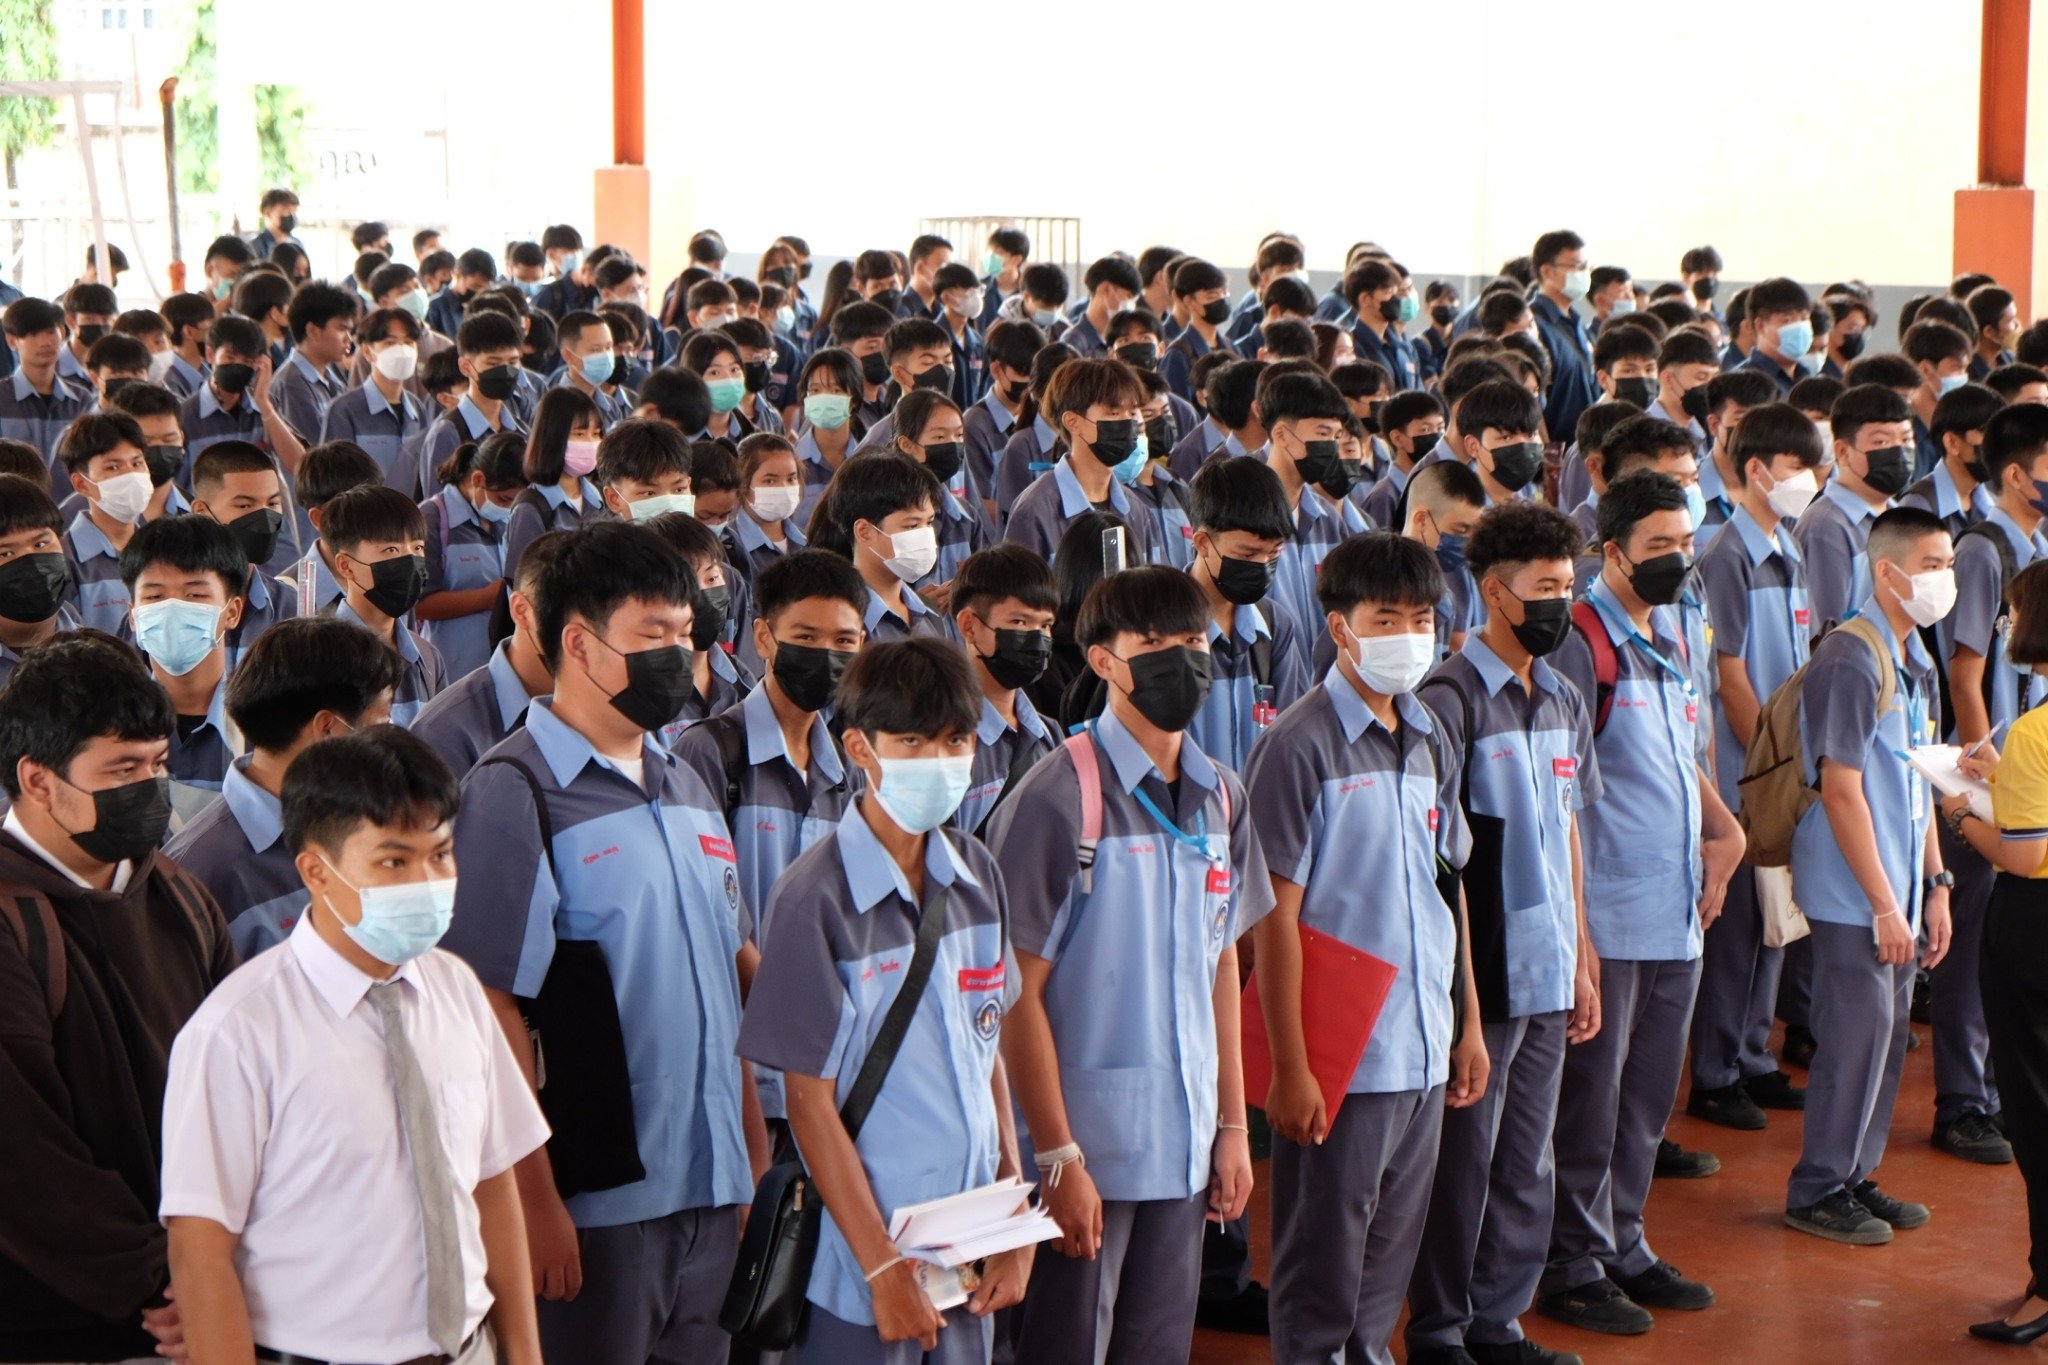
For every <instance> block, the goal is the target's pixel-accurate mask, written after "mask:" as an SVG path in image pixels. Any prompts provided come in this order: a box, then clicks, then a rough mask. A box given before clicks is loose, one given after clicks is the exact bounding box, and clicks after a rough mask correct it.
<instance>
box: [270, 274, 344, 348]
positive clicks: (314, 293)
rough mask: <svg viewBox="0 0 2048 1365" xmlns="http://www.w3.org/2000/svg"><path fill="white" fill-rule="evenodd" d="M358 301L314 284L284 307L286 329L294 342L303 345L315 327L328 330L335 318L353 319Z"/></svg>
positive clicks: (320, 283) (305, 286)
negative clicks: (309, 332) (307, 335)
mask: <svg viewBox="0 0 2048 1365" xmlns="http://www.w3.org/2000/svg"><path fill="white" fill-rule="evenodd" d="M355 315H356V301H355V300H354V299H353V298H350V297H349V296H348V295H347V294H344V293H343V292H342V291H341V290H339V289H336V288H335V287H334V286H333V285H331V284H328V283H326V282H325V281H324V280H313V281H311V282H309V283H306V284H302V285H300V286H299V287H298V288H297V289H296V290H294V291H293V293H292V296H291V302H290V303H288V304H287V305H285V310H284V317H285V327H286V330H288V331H289V332H290V333H291V336H292V340H293V341H304V340H305V339H306V333H307V332H308V331H309V330H311V329H312V328H315V327H325V326H326V325H327V324H328V323H330V322H333V321H334V320H335V319H336V318H354V317H355Z"/></svg>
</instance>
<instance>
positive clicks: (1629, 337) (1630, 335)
mask: <svg viewBox="0 0 2048 1365" xmlns="http://www.w3.org/2000/svg"><path fill="white" fill-rule="evenodd" d="M1657 349H1658V348H1657V338H1655V337H1653V336H1651V335H1650V334H1649V333H1648V332H1646V331H1644V330H1643V329H1642V328H1640V327H1623V326H1617V325H1613V324H1610V325H1608V326H1606V327H1602V328H1601V329H1600V335H1599V337H1598V338H1597V339H1596V340H1595V341H1594V342H1593V368H1594V369H1596V370H1611V369H1613V368H1614V367H1615V366H1616V365H1618V364H1620V363H1621V362H1622V361H1624V360H1649V361H1655V360H1656V359H1657Z"/></svg>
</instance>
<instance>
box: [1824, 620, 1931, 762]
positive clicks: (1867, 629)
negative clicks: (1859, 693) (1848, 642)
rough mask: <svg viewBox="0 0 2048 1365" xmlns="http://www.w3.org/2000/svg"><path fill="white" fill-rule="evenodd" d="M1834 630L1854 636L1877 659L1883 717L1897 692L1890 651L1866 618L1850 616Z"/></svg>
mask: <svg viewBox="0 0 2048 1365" xmlns="http://www.w3.org/2000/svg"><path fill="white" fill-rule="evenodd" d="M1835 629H1836V630H1839V631H1841V632H1842V633H1844V634H1846V635H1853V636H1855V637H1856V638H1857V639H1859V640H1861V641H1862V642H1863V643H1864V644H1865V645H1866V646H1868V647H1869V649H1870V652H1871V653H1872V654H1873V655H1875V656H1876V657H1877V714H1879V715H1880V716H1881V715H1883V714H1884V713H1885V712H1886V711H1888V710H1890V709H1891V705H1892V700H1893V698H1895V697H1896V696H1897V695H1898V691H1899V666H1898V664H1897V663H1896V662H1895V661H1894V660H1893V659H1892V652H1891V650H1890V649H1889V648H1888V647H1887V646H1886V645H1885V642H1884V641H1883V640H1881V639H1879V638H1878V634H1877V627H1876V626H1874V625H1872V624H1871V623H1870V620H1869V618H1868V617H1863V616H1852V617H1850V618H1849V619H1848V620H1846V621H1844V622H1842V624H1841V625H1839V626H1837V627H1835ZM1918 738H1919V736H1918V735H1912V736H1908V740H1907V742H1908V743H1911V742H1913V741H1915V740H1917V739H1918Z"/></svg>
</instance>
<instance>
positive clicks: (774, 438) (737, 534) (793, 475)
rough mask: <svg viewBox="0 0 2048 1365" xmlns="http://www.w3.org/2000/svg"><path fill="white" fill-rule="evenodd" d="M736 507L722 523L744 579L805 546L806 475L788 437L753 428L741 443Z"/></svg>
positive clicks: (751, 576) (749, 578) (749, 580)
mask: <svg viewBox="0 0 2048 1365" xmlns="http://www.w3.org/2000/svg"><path fill="white" fill-rule="evenodd" d="M740 491H741V497H740V501H739V506H738V507H737V508H736V509H735V510H734V515H733V518H732V520H731V521H729V522H728V523H727V524H726V527H727V532H728V534H729V536H730V539H731V544H732V551H733V554H732V559H733V566H734V568H735V569H736V570H737V571H738V572H739V574H740V576H741V577H742V578H744V579H746V580H747V581H748V582H750V583H751V582H752V581H753V580H754V579H755V578H757V577H758V576H759V575H760V574H761V573H762V572H763V571H764V570H766V569H767V567H768V566H769V565H770V564H773V563H775V562H776V561H777V560H779V559H781V558H783V556H785V555H787V554H789V553H790V552H792V551H795V550H801V549H803V548H804V546H805V544H807V542H806V541H805V539H804V533H803V527H802V526H801V525H799V524H798V521H797V515H798V513H799V512H801V511H802V510H803V498H804V476H803V473H802V471H801V470H800V469H799V467H798V462H797V454H796V445H795V444H794V443H793V442H792V441H791V440H790V438H789V437H787V436H782V435H773V434H770V433H768V432H765V431H757V432H755V433H754V434H753V435H752V436H749V437H748V438H747V439H746V440H744V441H742V442H740Z"/></svg>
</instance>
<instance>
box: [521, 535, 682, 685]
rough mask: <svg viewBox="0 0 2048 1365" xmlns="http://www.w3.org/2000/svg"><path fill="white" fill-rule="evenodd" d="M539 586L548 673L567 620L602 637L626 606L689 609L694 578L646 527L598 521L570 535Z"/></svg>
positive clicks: (542, 646)
mask: <svg viewBox="0 0 2048 1365" xmlns="http://www.w3.org/2000/svg"><path fill="white" fill-rule="evenodd" d="M538 586H539V589H540V591H539V593H538V594H537V597H538V600H537V601H536V602H535V603H534V605H535V607H536V609H537V614H538V616H539V625H540V641H539V644H540V652H541V657H542V658H543V659H544V660H546V661H547V665H548V668H549V669H550V670H553V669H555V668H557V667H558V666H559V665H560V663H561V653H562V629H563V627H564V626H566V625H567V624H568V623H569V619H570V618H571V617H581V618H582V619H583V620H584V621H586V622H588V623H589V624H590V626H591V627H592V628H593V629H595V630H600V631H601V630H602V629H603V628H604V626H605V623H606V622H608V621H610V620H611V618H612V616H613V614H614V613H616V612H617V611H618V609H619V608H620V607H622V606H624V605H625V604H626V603H628V602H662V603H667V604H669V605H671V606H678V607H687V606H690V605H691V604H692V603H693V602H694V601H695V600H696V596H697V574H696V571H695V570H694V569H692V568H691V567H690V566H689V565H688V564H685V563H684V562H683V557H682V556H681V555H679V554H677V553H676V552H675V551H674V550H673V549H671V548H669V545H668V542H666V541H664V540H663V539H662V538H661V537H660V536H658V535H656V534H655V533H654V532H652V531H650V530H648V529H647V528H646V527H644V526H635V525H633V523H631V522H628V521H598V522H592V523H590V524H589V525H586V526H583V527H580V528H579V529H577V530H575V531H573V532H571V533H570V535H569V538H568V540H567V541H565V542H564V543H563V545H562V550H561V555H560V557H559V558H557V559H556V560H555V562H554V563H553V564H552V565H550V566H549V568H548V570H547V572H546V573H544V574H542V575H541V578H540V582H539V584H538Z"/></svg>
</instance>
